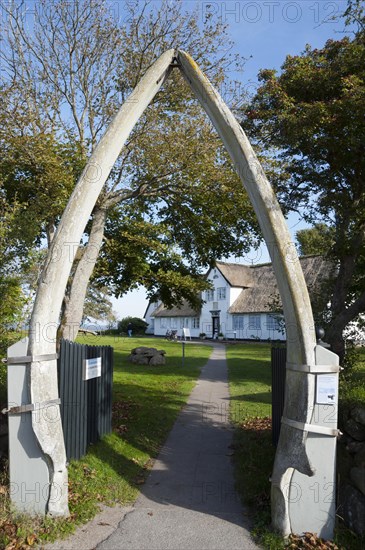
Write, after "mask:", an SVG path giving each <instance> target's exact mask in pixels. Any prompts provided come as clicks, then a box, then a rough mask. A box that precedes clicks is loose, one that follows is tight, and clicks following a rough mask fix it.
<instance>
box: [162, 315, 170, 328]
mask: <svg viewBox="0 0 365 550" xmlns="http://www.w3.org/2000/svg"><path fill="white" fill-rule="evenodd" d="M170 321H171V319H170V317H161V328H170Z"/></svg>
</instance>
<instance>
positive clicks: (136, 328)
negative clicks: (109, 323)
mask: <svg viewBox="0 0 365 550" xmlns="http://www.w3.org/2000/svg"><path fill="white" fill-rule="evenodd" d="M129 323H131V325H132V327H133V328H132V330H133V334H134V335H135V334H144V333H145V332H146V328H147V327H148V323H146V321H144V320H143V319H140V318H139V317H131V316H129V317H124V318H123V319H122V320H121V321H119V322H118V332H120V333H121V334H123V333H124V334H127V331H128V329H127V327H128V325H129Z"/></svg>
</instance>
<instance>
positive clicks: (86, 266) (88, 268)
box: [58, 207, 106, 342]
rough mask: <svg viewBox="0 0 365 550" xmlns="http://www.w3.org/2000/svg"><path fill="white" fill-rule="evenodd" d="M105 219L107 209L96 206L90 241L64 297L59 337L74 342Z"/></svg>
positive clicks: (97, 254)
mask: <svg viewBox="0 0 365 550" xmlns="http://www.w3.org/2000/svg"><path fill="white" fill-rule="evenodd" d="M105 220H106V210H104V209H101V208H97V207H96V208H95V210H94V213H93V220H92V225H91V232H90V238H89V242H88V243H87V245H86V247H85V249H84V252H83V255H82V257H81V259H80V260H79V262H78V264H77V268H76V271H75V274H74V276H73V277H72V281H71V286H70V290H69V292H68V295H67V297H66V298H65V299H64V303H63V313H62V318H61V323H60V327H59V330H58V339H61V338H64V339H65V340H70V341H71V342H73V341H74V340H75V339H76V337H77V333H78V330H79V328H80V324H81V321H82V313H83V309H84V301H85V296H86V292H87V287H88V284H89V280H90V277H91V275H92V272H93V270H94V267H95V264H96V261H97V259H98V256H99V251H100V248H101V245H102V243H103V237H104V228H105Z"/></svg>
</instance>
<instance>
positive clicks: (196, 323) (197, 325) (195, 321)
mask: <svg viewBox="0 0 365 550" xmlns="http://www.w3.org/2000/svg"><path fill="white" fill-rule="evenodd" d="M191 328H200V318H199V317H193V318H192V320H191Z"/></svg>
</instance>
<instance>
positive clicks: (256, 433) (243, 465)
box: [227, 343, 365, 550]
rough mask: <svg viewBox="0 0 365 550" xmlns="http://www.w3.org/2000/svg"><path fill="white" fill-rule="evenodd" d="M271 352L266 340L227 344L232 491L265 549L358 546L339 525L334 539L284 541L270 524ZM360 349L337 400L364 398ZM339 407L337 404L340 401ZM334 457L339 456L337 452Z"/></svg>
mask: <svg viewBox="0 0 365 550" xmlns="http://www.w3.org/2000/svg"><path fill="white" fill-rule="evenodd" d="M270 356H271V352H270V346H269V345H268V344H262V343H261V344H258V343H257V344H239V345H235V346H227V360H228V369H229V383H230V393H231V409H230V413H231V419H232V421H233V423H234V424H235V426H236V431H235V436H234V451H235V452H234V457H233V458H234V466H235V476H236V486H237V490H238V491H239V493H240V494H241V497H242V499H243V500H244V502H245V504H246V505H248V507H249V509H250V511H251V515H252V520H253V524H254V530H253V534H254V536H255V537H256V540H257V541H258V542H259V544H261V545H262V546H263V547H264V548H266V549H268V550H282V549H285V548H292V549H301V548H306V549H312V548H313V549H314V548H322V549H341V550H359V549H360V548H363V546H362V541H361V539H360V537H357V536H356V535H355V534H354V533H352V532H350V531H349V530H348V529H345V528H343V527H342V526H339V527H338V528H337V530H336V537H335V542H333V543H331V542H324V541H322V540H321V539H318V538H317V537H315V536H314V535H313V534H311V533H308V534H306V535H305V536H304V537H294V536H293V537H291V538H290V540H289V541H288V542H287V543H285V542H284V541H283V540H282V538H281V537H280V536H278V535H277V534H275V533H274V532H273V531H272V530H271V529H270V523H271V511H270V489H271V487H270V481H269V478H270V475H271V472H272V467H273V462H274V457H275V447H274V446H273V444H272V436H271V360H270ZM364 374H365V350H362V355H361V360H360V361H359V363H358V365H357V368H355V369H354V372H353V374H352V377H351V380H352V382H351V386H347V387H346V388H345V387H344V384H343V385H342V389H343V392H342V400H343V402H342V405H343V406H349V405H350V404H353V403H354V402H355V403H360V402H362V403H364V393H363V392H364V384H363V381H364ZM340 406H341V404H340ZM340 460H342V458H341V457H340Z"/></svg>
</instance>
